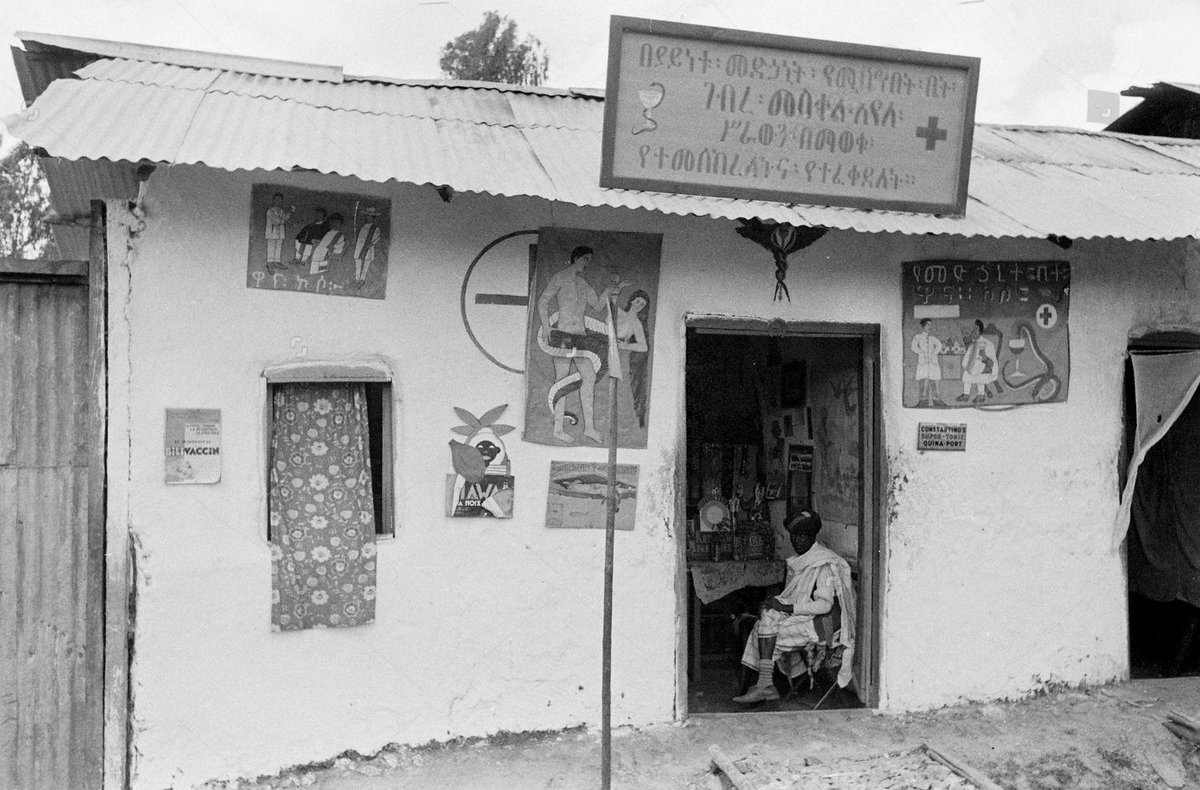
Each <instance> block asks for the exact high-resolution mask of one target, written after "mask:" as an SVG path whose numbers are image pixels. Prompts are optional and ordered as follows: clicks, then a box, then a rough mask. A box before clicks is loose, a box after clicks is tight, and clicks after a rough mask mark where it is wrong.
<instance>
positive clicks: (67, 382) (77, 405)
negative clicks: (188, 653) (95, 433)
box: [0, 283, 103, 787]
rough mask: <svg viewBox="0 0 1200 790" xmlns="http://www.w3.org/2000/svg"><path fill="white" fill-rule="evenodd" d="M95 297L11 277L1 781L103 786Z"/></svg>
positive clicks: (1, 377)
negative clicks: (92, 387)
mask: <svg viewBox="0 0 1200 790" xmlns="http://www.w3.org/2000/svg"><path fill="white" fill-rule="evenodd" d="M86 299H87V288H86V286H64V285H46V284H28V283H21V284H16V283H0V403H2V404H4V408H2V409H0V634H3V635H4V636H3V638H2V639H0V702H2V703H3V704H2V709H3V712H4V715H3V716H0V786H2V787H99V786H100V778H101V777H100V769H101V759H100V758H101V754H100V746H101V742H102V740H101V739H102V733H101V721H102V720H101V713H102V711H101V705H100V697H99V694H98V692H99V690H100V689H102V688H103V686H102V671H103V667H102V666H101V654H100V652H99V651H97V650H95V649H94V648H95V646H96V645H98V644H99V643H100V638H101V629H100V622H99V613H100V611H101V610H100V609H99V608H98V607H91V608H89V607H88V605H87V604H88V600H89V580H91V581H92V582H94V583H93V584H92V587H91V589H92V591H93V592H94V590H95V589H98V580H99V578H100V576H99V574H100V573H101V569H99V568H89V546H88V524H87V509H88V468H87V463H88V453H87V446H86V438H87V426H86V417H87V400H88V390H87V366H88V359H87V309H86V308H87V303H86ZM96 556H99V555H96ZM89 640H90V641H91V645H92V648H91V649H89V647H88V645H89Z"/></svg>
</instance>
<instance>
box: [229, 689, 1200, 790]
mask: <svg viewBox="0 0 1200 790" xmlns="http://www.w3.org/2000/svg"><path fill="white" fill-rule="evenodd" d="M1171 711H1173V712H1178V713H1181V714H1184V715H1185V716H1189V717H1192V718H1200V679H1198V678H1182V679H1174V680H1139V681H1133V682H1130V683H1123V684H1119V685H1110V686H1102V687H1094V688H1089V689H1081V690H1064V691H1056V692H1051V693H1047V694H1045V695H1042V696H1038V697H1035V698H1033V699H1028V700H1024V701H1019V702H1004V703H990V704H983V705H967V706H962V707H954V708H944V709H941V710H937V711H931V712H926V713H915V714H902V715H883V714H877V713H873V712H871V711H867V710H845V711H828V712H824V711H818V712H785V713H759V714H755V713H741V714H712V715H704V716H695V717H693V718H691V719H689V720H688V721H687V722H686V723H680V724H673V725H671V724H668V725H661V726H653V727H645V728H638V729H632V728H622V729H618V730H616V731H614V733H613V750H612V759H613V772H612V775H613V782H612V784H613V787H616V788H694V789H697V790H701V789H706V788H717V787H720V786H721V784H720V781H719V780H718V779H717V777H715V776H713V775H712V772H711V758H710V756H709V751H708V750H709V747H710V746H713V745H716V746H718V747H719V749H720V750H721V751H722V752H723V753H724V754H725V755H726V756H728V757H729V758H730V759H732V760H734V761H735V762H736V764H737V765H738V766H739V767H740V768H741V769H742V770H743V771H748V772H752V778H753V779H755V780H756V782H757V784H756V786H758V787H764V786H769V787H771V788H772V789H773V790H782V789H783V788H791V787H799V786H801V785H800V784H799V777H800V772H801V768H802V767H804V766H806V765H813V764H821V765H830V766H831V771H830V772H829V774H828V775H830V776H833V775H846V774H844V773H840V772H839V771H837V770H833V769H834V768H837V766H841V765H848V764H849V763H848V762H842V761H848V760H851V759H857V760H861V759H863V758H867V757H877V756H881V755H885V754H893V755H895V754H898V753H901V752H905V751H908V750H912V749H915V748H916V747H919V746H920V745H921V744H928V745H930V746H933V747H935V748H936V749H937V750H938V751H940V752H943V753H945V754H947V755H948V756H951V757H953V758H956V759H957V760H959V761H962V762H963V763H966V764H967V765H969V766H970V767H971V768H974V769H976V770H977V771H978V772H980V773H981V774H984V775H986V777H987V778H989V779H991V780H992V781H993V782H995V783H996V784H998V785H1000V786H1001V787H1005V788H1014V790H1032V789H1033V788H1039V789H1040V788H1129V789H1130V790H1132V789H1134V788H1145V790H1149V789H1150V788H1160V787H1192V788H1198V789H1200V755H1196V754H1193V752H1194V750H1193V749H1190V748H1188V747H1186V746H1185V744H1184V742H1183V741H1181V740H1180V739H1179V738H1178V737H1176V736H1175V735H1173V734H1171V733H1170V732H1168V731H1167V729H1166V728H1165V727H1164V726H1163V724H1162V722H1163V721H1164V720H1165V719H1166V716H1167V713H1168V712H1171ZM599 748H600V736H599V732H598V731H592V730H584V729H577V730H568V731H564V732H555V733H536V734H534V733H528V734H517V735H504V736H500V737H495V738H491V739H487V740H475V741H466V742H461V743H455V744H449V745H445V744H443V745H436V746H426V747H421V748H404V747H396V748H389V749H385V750H384V751H382V752H380V753H379V754H377V755H369V756H358V755H343V756H342V757H339V758H337V759H336V760H333V761H331V763H330V764H328V765H326V766H322V767H311V768H307V769H296V770H293V771H288V772H285V773H283V774H281V775H280V776H275V777H261V778H259V780H258V781H257V782H242V783H230V784H214V785H212V787H213V788H239V790H243V789H244V788H250V787H259V788H268V787H269V788H280V787H297V786H308V787H315V788H321V789H322V790H382V788H430V789H431V790H432V789H433V788H437V789H438V790H445V789H446V788H522V789H523V788H590V787H598V786H599V784H600V758H599ZM769 779H773V780H774V783H773V784H772V783H769V782H768V781H767V780H769ZM835 786H836V781H835ZM855 786H859V785H855ZM879 786H885V785H883V784H881V785H879ZM893 786H895V787H916V786H925V787H928V786H929V785H927V784H926V785H919V784H916V783H911V782H909V783H906V782H904V781H900V782H898V783H897V784H895V785H893ZM935 786H936V785H935Z"/></svg>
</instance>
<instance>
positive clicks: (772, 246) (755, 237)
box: [737, 218, 829, 302]
mask: <svg viewBox="0 0 1200 790" xmlns="http://www.w3.org/2000/svg"><path fill="white" fill-rule="evenodd" d="M739 221H740V222H741V223H742V224H741V226H740V227H738V228H737V233H738V235H739V236H742V237H743V238H747V239H749V240H750V241H752V242H754V243H755V244H759V245H761V246H763V247H766V248H767V249H768V250H770V252H771V254H772V255H773V256H775V298H774V299H773V300H772V301H775V302H778V301H781V300H782V299H783V297H785V296H786V297H787V300H788V301H789V302H790V301H792V295H791V293H789V292H788V287H787V283H786V282H785V279H786V278H787V270H788V256H789V255H791V254H792V253H793V252H797V251H799V250H802V249H804V248H805V247H807V246H808V245H810V244H812V243H813V242H814V241H816V240H817V239H819V238H821V237H822V236H824V235H825V234H826V233H827V232H828V231H829V228H821V227H811V228H810V227H796V226H795V225H788V224H786V223H782V222H763V221H762V220H761V219H758V218H752V219H743V220H739Z"/></svg>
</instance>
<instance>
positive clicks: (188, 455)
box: [163, 409, 221, 485]
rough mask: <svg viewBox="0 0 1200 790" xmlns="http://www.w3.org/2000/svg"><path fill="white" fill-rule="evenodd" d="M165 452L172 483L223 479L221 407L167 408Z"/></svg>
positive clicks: (167, 476) (166, 476)
mask: <svg viewBox="0 0 1200 790" xmlns="http://www.w3.org/2000/svg"><path fill="white" fill-rule="evenodd" d="M163 455H164V457H165V470H164V475H163V480H164V481H165V482H166V483H167V484H169V485H202V484H212V483H219V482H221V410H220V409H167V416H166V428H165V430H164V437H163Z"/></svg>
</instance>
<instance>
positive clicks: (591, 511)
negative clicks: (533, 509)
mask: <svg viewBox="0 0 1200 790" xmlns="http://www.w3.org/2000/svg"><path fill="white" fill-rule="evenodd" d="M637 481H638V467H637V464H617V485H616V493H617V512H616V520H615V523H614V525H613V526H614V528H616V529H625V530H632V529H633V522H634V516H635V515H636V512H637ZM607 505H608V464H606V463H603V462H600V463H594V462H587V461H551V462H550V491H549V494H548V496H547V498H546V526H547V527H551V528H563V529H605V527H606V523H605V522H606V520H607V518H608V507H607Z"/></svg>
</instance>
